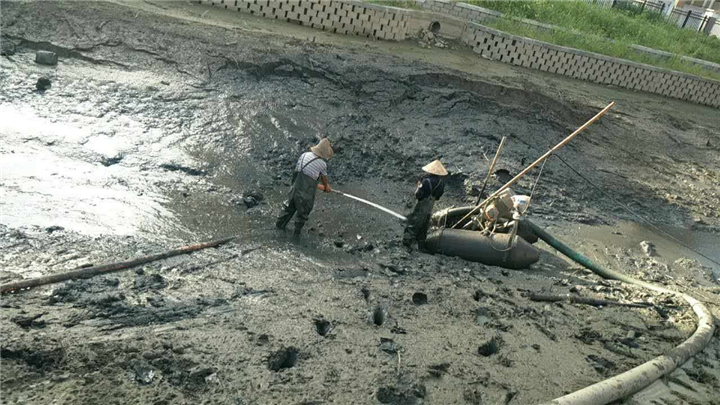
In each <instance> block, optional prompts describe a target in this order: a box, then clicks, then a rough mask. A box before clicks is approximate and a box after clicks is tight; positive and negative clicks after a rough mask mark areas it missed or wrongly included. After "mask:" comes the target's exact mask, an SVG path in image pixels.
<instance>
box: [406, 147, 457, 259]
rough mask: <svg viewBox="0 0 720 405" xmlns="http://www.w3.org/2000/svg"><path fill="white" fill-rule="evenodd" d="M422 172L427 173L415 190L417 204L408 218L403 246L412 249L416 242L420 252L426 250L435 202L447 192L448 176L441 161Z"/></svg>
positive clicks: (434, 162)
mask: <svg viewBox="0 0 720 405" xmlns="http://www.w3.org/2000/svg"><path fill="white" fill-rule="evenodd" d="M422 170H423V172H425V173H424V174H423V176H422V177H421V178H420V181H419V182H418V186H417V189H416V190H415V198H416V199H417V203H416V204H415V208H414V209H413V211H412V213H410V215H408V217H407V225H406V226H405V234H404V235H403V244H404V245H405V246H407V247H408V248H410V247H412V245H413V243H414V242H417V243H418V248H419V249H420V250H424V247H425V238H426V236H427V231H428V228H429V227H430V217H431V216H432V211H433V207H434V205H435V201H437V200H439V199H440V197H442V195H443V193H444V192H445V182H444V181H443V178H444V177H445V176H447V174H448V172H447V170H445V166H443V164H442V163H440V161H439V160H435V161H433V162H432V163H430V164H428V165H426V166H425V167H423V168H422Z"/></svg>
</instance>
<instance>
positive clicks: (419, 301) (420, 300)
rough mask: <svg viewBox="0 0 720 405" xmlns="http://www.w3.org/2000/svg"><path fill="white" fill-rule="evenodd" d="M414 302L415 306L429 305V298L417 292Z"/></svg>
mask: <svg viewBox="0 0 720 405" xmlns="http://www.w3.org/2000/svg"><path fill="white" fill-rule="evenodd" d="M412 302H413V304H415V305H425V304H427V303H428V296H427V294H425V293H421V292H416V293H415V294H413V295H412Z"/></svg>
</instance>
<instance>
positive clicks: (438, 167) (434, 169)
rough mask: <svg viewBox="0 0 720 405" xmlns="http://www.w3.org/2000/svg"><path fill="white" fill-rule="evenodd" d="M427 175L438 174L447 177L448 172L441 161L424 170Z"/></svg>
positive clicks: (430, 164)
mask: <svg viewBox="0 0 720 405" xmlns="http://www.w3.org/2000/svg"><path fill="white" fill-rule="evenodd" d="M422 169H423V171H424V172H425V173H430V174H436V175H438V176H447V174H448V172H447V170H445V166H443V164H442V163H440V161H439V160H435V161H433V162H432V163H429V164H428V165H426V166H425V167H423V168H422Z"/></svg>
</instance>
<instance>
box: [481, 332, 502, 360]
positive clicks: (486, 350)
mask: <svg viewBox="0 0 720 405" xmlns="http://www.w3.org/2000/svg"><path fill="white" fill-rule="evenodd" d="M503 343H505V342H504V341H503V339H502V338H501V337H500V336H493V338H492V339H490V340H488V341H487V342H486V343H484V344H482V345H480V347H478V354H480V355H481V356H484V357H490V356H492V355H493V354H496V353H498V352H499V351H500V348H501V347H502V345H503Z"/></svg>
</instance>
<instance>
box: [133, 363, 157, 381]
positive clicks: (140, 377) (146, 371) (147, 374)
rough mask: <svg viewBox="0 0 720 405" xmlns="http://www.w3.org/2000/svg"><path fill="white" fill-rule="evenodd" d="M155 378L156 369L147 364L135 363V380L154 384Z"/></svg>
mask: <svg viewBox="0 0 720 405" xmlns="http://www.w3.org/2000/svg"><path fill="white" fill-rule="evenodd" d="M153 378H155V371H154V370H153V369H152V368H151V367H150V366H148V365H147V364H136V365H135V380H137V381H138V382H141V383H143V384H147V385H149V384H152V382H153Z"/></svg>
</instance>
